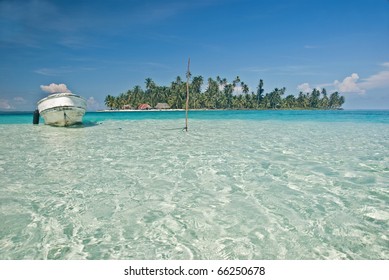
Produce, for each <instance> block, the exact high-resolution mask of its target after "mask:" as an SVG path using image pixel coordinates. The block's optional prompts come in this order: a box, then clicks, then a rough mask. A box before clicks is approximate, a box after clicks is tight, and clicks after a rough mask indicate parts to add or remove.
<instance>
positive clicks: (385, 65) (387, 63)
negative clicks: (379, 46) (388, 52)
mask: <svg viewBox="0 0 389 280" xmlns="http://www.w3.org/2000/svg"><path fill="white" fill-rule="evenodd" d="M381 65H382V66H384V67H389V62H384V63H382V64H381Z"/></svg>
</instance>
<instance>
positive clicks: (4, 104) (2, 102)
mask: <svg viewBox="0 0 389 280" xmlns="http://www.w3.org/2000/svg"><path fill="white" fill-rule="evenodd" d="M11 108H12V107H11V105H9V102H8V100H6V99H0V109H6V110H8V109H11Z"/></svg>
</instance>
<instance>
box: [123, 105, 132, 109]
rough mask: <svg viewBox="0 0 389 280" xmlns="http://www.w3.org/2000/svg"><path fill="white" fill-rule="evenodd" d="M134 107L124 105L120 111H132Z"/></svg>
mask: <svg viewBox="0 0 389 280" xmlns="http://www.w3.org/2000/svg"><path fill="white" fill-rule="evenodd" d="M133 109H134V107H132V106H131V104H126V105H123V106H122V110H133Z"/></svg>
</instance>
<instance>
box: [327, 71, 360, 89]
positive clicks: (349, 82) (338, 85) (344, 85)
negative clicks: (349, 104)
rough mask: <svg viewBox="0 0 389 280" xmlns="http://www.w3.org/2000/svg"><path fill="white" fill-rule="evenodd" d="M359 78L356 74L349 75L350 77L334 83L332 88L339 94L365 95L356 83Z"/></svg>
mask: <svg viewBox="0 0 389 280" xmlns="http://www.w3.org/2000/svg"><path fill="white" fill-rule="evenodd" d="M358 80H359V76H358V74H357V73H353V74H351V76H349V77H346V78H344V80H343V81H342V82H339V81H338V80H335V81H334V86H335V89H336V90H337V91H339V92H340V93H360V94H363V93H365V89H363V88H361V87H360V85H359V84H358V83H357V82H358Z"/></svg>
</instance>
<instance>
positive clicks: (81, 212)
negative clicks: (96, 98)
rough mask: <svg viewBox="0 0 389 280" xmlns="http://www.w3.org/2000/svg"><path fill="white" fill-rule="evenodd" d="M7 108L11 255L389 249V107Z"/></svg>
mask: <svg viewBox="0 0 389 280" xmlns="http://www.w3.org/2000/svg"><path fill="white" fill-rule="evenodd" d="M184 125H185V112H183V111H174V112H96V113H91V112H89V113H87V114H86V115H85V117H84V125H83V126H78V127H72V128H59V127H51V126H47V125H44V124H43V121H41V124H39V125H32V112H29V113H11V112H7V113H4V112H3V113H0V135H1V138H0V259H3V260H4V259H141V260H143V259H151V260H156V259H174V260H179V259H202V260H204V259H218V260H219V259H281V260H284V259H292V260H300V259H320V260H321V259H386V260H387V259H389V111H348V110H344V111H191V112H190V113H189V132H188V133H185V132H184V131H183V127H184Z"/></svg>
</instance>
